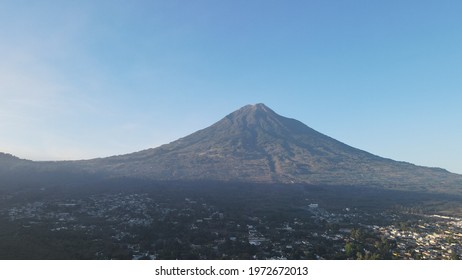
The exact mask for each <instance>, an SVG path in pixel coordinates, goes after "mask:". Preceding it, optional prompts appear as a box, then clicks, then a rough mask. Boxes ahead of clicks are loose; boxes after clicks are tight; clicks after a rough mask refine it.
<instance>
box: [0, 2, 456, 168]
mask: <svg viewBox="0 0 462 280" xmlns="http://www.w3.org/2000/svg"><path fill="white" fill-rule="evenodd" d="M461 14H462V2H461V1H444V0H439V1H422V0H419V1H417V0H416V1H412V0H409V1H402V0H401V1H393V0H390V1H374V0H364V1H354V0H352V1H341V0H338V1H328V0H324V1H321V0H319V1H315V0H313V1H297V0H289V1H271V0H265V1H257V0H251V1H248V0H247V1H237V0H232V1H231V0H230V1H225V0H222V1H214V0H209V1H186V0H184V1H172V0H165V1H134V0H131V1H116V0H111V1H20V0H15V1H0V26H2V28H1V29H0V61H1V62H0V143H1V146H0V151H2V152H8V153H12V154H15V155H17V156H19V157H22V158H28V159H35V160H49V159H53V160H55V159H81V158H93V157H102V156H109V155H114V154H123V153H128V152H133V151H138V150H141V149H145V148H150V147H156V146H159V145H161V144H165V143H168V142H171V141H173V140H176V139H177V138H179V137H183V136H185V135H187V134H189V133H192V132H194V131H196V130H198V129H201V128H204V127H207V126H209V125H211V124H212V123H214V122H215V121H218V120H219V119H221V118H222V117H224V116H225V115H226V114H228V113H230V112H232V111H234V110H236V109H238V108H240V107H242V106H244V105H246V104H253V103H260V102H262V103H265V104H266V105H267V106H269V107H271V108H272V109H273V110H275V111H276V112H277V113H279V114H281V115H284V116H288V117H292V118H295V119H298V120H300V121H302V122H304V123H305V124H307V125H308V126H310V127H312V128H314V129H316V130H318V131H320V132H322V133H324V134H327V135H329V136H331V137H334V138H336V139H338V140H340V141H342V142H344V143H347V144H349V145H351V146H354V147H357V148H360V149H363V150H367V151H369V152H372V153H374V154H377V155H380V156H383V157H388V158H393V159H396V160H402V161H408V162H412V163H415V164H419V165H425V166H439V167H443V168H446V169H448V170H450V171H453V172H457V173H461V174H462V160H461V159H462V148H461V143H462V128H461V125H460V123H461V120H462V110H461V108H460V107H461V105H462V51H461V50H462V32H461V30H462V17H461V16H460V15H461Z"/></svg>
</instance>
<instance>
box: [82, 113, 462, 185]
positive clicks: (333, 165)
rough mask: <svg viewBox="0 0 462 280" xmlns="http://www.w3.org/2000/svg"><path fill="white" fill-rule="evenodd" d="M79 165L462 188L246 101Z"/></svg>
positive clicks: (211, 177)
mask: <svg viewBox="0 0 462 280" xmlns="http://www.w3.org/2000/svg"><path fill="white" fill-rule="evenodd" d="M79 165H81V166H82V168H84V169H87V170H89V171H92V172H95V171H97V172H104V173H105V174H108V175H109V176H111V177H114V176H115V177H136V178H145V179H151V180H160V181H170V180H183V181H191V180H192V181H237V182H253V183H283V184H313V185H375V186H388V187H394V186H419V187H432V188H438V187H440V186H448V185H449V186H455V185H457V186H462V176H460V175H457V174H452V173H450V172H448V171H446V170H444V169H441V168H428V167H421V166H416V165H413V164H410V163H406V162H398V161H394V160H391V159H386V158H382V157H379V156H376V155H373V154H371V153H368V152H365V151H362V150H359V149H357V148H353V147H351V146H348V145H346V144H344V143H342V142H340V141H337V140H335V139H333V138H331V137H329V136H326V135H324V134H322V133H319V132H317V131H315V130H314V129H312V128H310V127H308V126H307V125H305V124H303V123H301V122H299V121H297V120H294V119H290V118H286V117H283V116H280V115H278V114H277V113H275V112H274V111H273V110H271V109H270V108H268V107H267V106H265V105H264V104H255V105H247V106H244V107H242V108H240V109H239V110H237V111H235V112H233V113H231V114H229V115H227V116H225V117H224V118H223V119H221V120H220V121H218V122H216V123H215V124H213V125H211V126H210V127H207V128H205V129H203V130H200V131H197V132H195V133H193V134H191V135H189V136H186V137H184V138H181V139H178V140H176V141H174V142H172V143H169V144H166V145H163V146H160V147H158V148H153V149H147V150H143V151H140V152H136V153H131V154H126V155H121V156H114V157H109V158H103V159H95V160H90V161H85V162H80V163H79Z"/></svg>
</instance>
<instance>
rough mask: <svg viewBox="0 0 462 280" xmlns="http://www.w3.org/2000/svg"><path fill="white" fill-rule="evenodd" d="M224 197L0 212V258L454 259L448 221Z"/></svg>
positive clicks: (46, 202)
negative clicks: (0, 236)
mask: <svg viewBox="0 0 462 280" xmlns="http://www.w3.org/2000/svg"><path fill="white" fill-rule="evenodd" d="M233 190H234V189H231V190H230V189H228V190H218V189H214V191H211V192H207V191H204V192H195V191H193V190H191V189H182V191H181V192H176V191H175V190H174V189H170V190H160V189H156V190H154V191H152V190H149V191H144V192H140V191H136V192H135V191H131V192H127V191H118V192H109V193H107V192H104V193H94V194H91V195H88V196H86V195H81V196H80V197H66V198H64V197H59V196H58V197H55V198H53V197H47V198H46V199H38V200H36V201H28V202H27V203H23V202H21V203H19V202H11V201H10V203H3V204H2V205H3V206H2V208H1V209H0V217H1V219H0V222H1V223H2V232H1V233H2V236H3V238H2V240H3V241H2V243H3V244H0V245H1V247H2V250H1V252H2V253H1V255H0V257H1V258H2V259H47V258H51V259H459V258H460V257H461V254H462V219H460V218H457V217H450V216H442V215H436V214H421V213H407V212H405V211H401V210H399V209H396V208H390V209H387V210H386V211H383V209H380V211H371V209H366V210H365V209H361V208H358V207H355V205H350V206H349V207H344V206H345V205H343V206H342V207H334V208H332V207H329V205H328V204H326V203H325V202H323V201H322V200H317V199H316V197H313V195H311V194H308V195H306V196H301V195H300V194H301V193H303V192H288V191H285V190H279V189H269V194H266V196H267V197H266V198H265V197H262V196H264V195H262V194H259V195H258V196H255V194H256V193H258V191H255V192H253V191H247V192H245V193H244V194H240V195H237V197H232V195H230V193H233ZM271 192H273V193H272V194H271ZM173 194H174V195H173ZM231 198H233V199H234V200H233V199H231ZM2 199H3V200H4V201H6V202H7V201H9V200H14V199H13V198H12V197H3V198H2ZM288 201H290V202H291V204H289V205H288V204H287V202H288ZM346 206H348V205H346Z"/></svg>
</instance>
